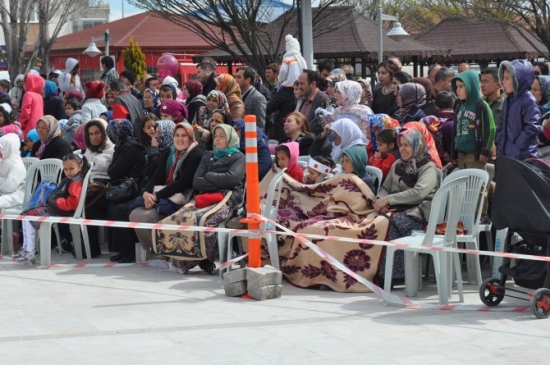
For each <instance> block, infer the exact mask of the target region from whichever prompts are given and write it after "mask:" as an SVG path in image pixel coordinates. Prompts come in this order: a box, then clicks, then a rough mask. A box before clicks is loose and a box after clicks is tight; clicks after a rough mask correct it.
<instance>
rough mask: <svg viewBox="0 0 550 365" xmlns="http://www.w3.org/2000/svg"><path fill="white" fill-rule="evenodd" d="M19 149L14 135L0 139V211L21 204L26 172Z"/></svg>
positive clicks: (19, 144)
mask: <svg viewBox="0 0 550 365" xmlns="http://www.w3.org/2000/svg"><path fill="white" fill-rule="evenodd" d="M20 147H21V141H20V140H19V137H18V136H17V135H16V134H13V133H9V134H6V135H4V136H2V137H0V209H4V208H9V207H13V206H16V205H21V204H23V198H24V195H25V193H24V188H25V177H26V175H27V170H26V169H25V165H23V161H22V160H21V154H20V152H19V148H20Z"/></svg>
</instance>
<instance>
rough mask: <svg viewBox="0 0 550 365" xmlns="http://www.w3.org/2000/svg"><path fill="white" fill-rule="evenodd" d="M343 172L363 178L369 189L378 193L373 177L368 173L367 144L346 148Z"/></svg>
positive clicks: (343, 158)
mask: <svg viewBox="0 0 550 365" xmlns="http://www.w3.org/2000/svg"><path fill="white" fill-rule="evenodd" d="M342 172H343V173H344V174H354V175H357V176H359V177H360V178H361V180H363V182H364V183H365V184H367V186H368V187H369V189H370V190H371V191H372V192H373V193H375V194H376V190H375V189H374V184H373V182H372V179H371V177H370V176H369V174H367V150H366V149H365V146H362V145H355V146H351V147H349V148H346V149H345V150H344V152H343V157H342Z"/></svg>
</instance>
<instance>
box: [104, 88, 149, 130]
mask: <svg viewBox="0 0 550 365" xmlns="http://www.w3.org/2000/svg"><path fill="white" fill-rule="evenodd" d="M109 87H110V88H111V91H112V92H113V95H114V96H115V104H114V105H113V114H116V110H121V111H124V112H123V114H125V115H120V116H114V115H113V117H114V118H115V119H116V118H117V117H123V118H127V119H129V120H130V121H131V122H132V124H133V126H134V137H136V138H137V139H141V116H142V115H143V109H142V108H141V103H140V102H139V100H138V99H136V97H135V96H133V95H132V94H131V93H130V90H129V89H128V86H126V83H125V82H124V81H122V80H117V81H113V82H111V84H110V85H109ZM117 104H120V105H121V106H123V107H124V109H121V108H116V105H117Z"/></svg>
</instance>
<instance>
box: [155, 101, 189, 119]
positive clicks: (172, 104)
mask: <svg viewBox="0 0 550 365" xmlns="http://www.w3.org/2000/svg"><path fill="white" fill-rule="evenodd" d="M187 116H188V114H187V107H186V106H185V105H183V104H182V103H180V102H179V101H176V100H166V101H165V102H163V103H162V105H161V106H160V119H161V120H171V121H173V122H174V123H175V124H178V123H180V122H183V121H186V120H187Z"/></svg>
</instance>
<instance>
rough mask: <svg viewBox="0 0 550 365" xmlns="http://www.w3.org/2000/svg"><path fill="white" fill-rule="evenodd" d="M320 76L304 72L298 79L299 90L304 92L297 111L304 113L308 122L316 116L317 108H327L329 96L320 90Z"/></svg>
mask: <svg viewBox="0 0 550 365" xmlns="http://www.w3.org/2000/svg"><path fill="white" fill-rule="evenodd" d="M318 84H319V74H318V73H317V72H315V71H312V70H303V72H302V73H301V74H300V77H298V88H299V89H300V91H301V92H302V99H301V100H300V101H299V103H298V105H297V107H296V110H297V111H299V112H300V113H302V114H303V115H304V116H305V117H306V119H307V121H308V122H311V120H312V119H313V117H314V116H315V110H316V109H317V108H325V107H326V104H327V100H328V95H327V94H325V93H324V92H322V91H321V90H319V88H318V86H317V85H318Z"/></svg>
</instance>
